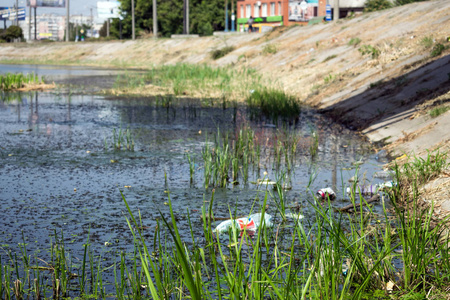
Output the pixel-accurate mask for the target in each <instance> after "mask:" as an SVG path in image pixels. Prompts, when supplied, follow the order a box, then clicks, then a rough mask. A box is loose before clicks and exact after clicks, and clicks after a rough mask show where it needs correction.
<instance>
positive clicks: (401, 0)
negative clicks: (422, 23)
mask: <svg viewBox="0 0 450 300" xmlns="http://www.w3.org/2000/svg"><path fill="white" fill-rule="evenodd" d="M422 1H425V0H395V1H394V4H395V5H398V6H400V5H405V4H409V3H413V2H422Z"/></svg>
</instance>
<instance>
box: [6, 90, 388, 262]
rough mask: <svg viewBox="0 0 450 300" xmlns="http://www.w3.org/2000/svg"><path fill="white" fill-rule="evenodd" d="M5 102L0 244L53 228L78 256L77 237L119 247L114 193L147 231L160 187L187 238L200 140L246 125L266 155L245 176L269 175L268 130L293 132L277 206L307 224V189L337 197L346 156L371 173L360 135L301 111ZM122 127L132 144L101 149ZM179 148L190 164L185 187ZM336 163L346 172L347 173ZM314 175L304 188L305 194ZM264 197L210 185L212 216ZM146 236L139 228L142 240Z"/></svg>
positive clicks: (196, 192)
mask: <svg viewBox="0 0 450 300" xmlns="http://www.w3.org/2000/svg"><path fill="white" fill-rule="evenodd" d="M8 97H9V96H8ZM5 99H6V98H3V94H2V101H1V102H0V140H1V141H2V144H1V147H0V158H1V160H2V164H0V181H1V182H2V185H0V200H1V201H0V210H1V211H4V212H5V211H6V212H7V213H5V215H4V217H3V218H2V219H0V227H1V228H4V231H5V234H4V235H2V236H1V237H0V243H2V244H8V245H17V244H18V243H21V242H23V241H21V236H20V235H17V234H16V232H17V231H19V230H23V231H24V233H25V236H28V235H29V234H30V235H32V236H33V240H35V241H37V242H36V243H34V244H33V243H30V245H29V247H30V251H31V250H36V249H39V248H41V249H42V248H45V247H46V246H47V244H46V243H47V242H48V241H49V232H50V231H51V230H52V229H54V228H56V229H58V230H61V229H62V230H64V232H65V233H67V235H73V237H72V239H73V243H72V244H70V247H71V248H72V249H74V253H75V254H76V255H82V254H80V253H77V252H76V251H78V250H80V249H83V247H82V244H83V243H85V241H86V233H87V232H90V234H91V235H90V236H91V241H90V242H91V243H92V245H93V247H94V248H95V247H97V246H98V247H101V245H104V243H105V241H113V242H114V244H115V247H117V249H119V248H120V249H125V250H127V249H128V250H129V249H130V247H131V248H132V245H133V244H132V242H130V235H129V231H128V228H127V225H126V222H125V221H124V218H123V214H122V212H123V209H124V206H123V203H122V199H121V197H120V193H119V190H124V193H125V197H126V198H127V201H128V202H129V204H130V206H131V209H132V210H133V211H137V210H138V209H139V210H140V212H142V221H143V222H144V224H145V226H148V227H150V228H152V229H154V228H155V226H156V219H157V218H159V217H160V215H159V211H158V210H161V212H162V213H163V214H166V215H167V213H168V208H167V206H165V205H164V202H166V201H167V194H166V193H165V191H166V190H167V189H170V191H171V197H172V203H173V205H174V210H175V212H176V214H177V216H180V228H182V229H181V234H182V236H189V230H186V229H183V228H185V227H183V226H184V225H186V224H185V219H184V215H185V214H186V211H187V210H190V211H194V210H196V211H198V210H200V209H201V207H202V206H203V205H204V201H205V199H210V197H211V193H212V192H211V189H206V190H205V189H204V188H203V162H202V156H201V151H202V149H203V147H204V145H205V142H206V140H207V139H208V140H209V141H212V140H213V139H214V136H215V135H216V134H217V133H218V132H220V133H221V134H223V135H226V134H228V137H229V138H230V140H232V139H234V138H235V137H237V136H238V135H239V131H240V130H241V128H243V127H244V126H248V127H250V128H251V129H252V130H254V132H255V137H256V139H255V140H256V141H257V142H258V143H260V145H262V146H263V148H262V157H263V158H264V159H263V160H262V161H261V164H260V165H259V166H257V167H255V168H254V169H252V170H251V178H249V181H253V180H256V179H258V178H262V177H263V176H264V175H263V172H264V171H266V172H267V173H268V177H269V178H270V179H272V180H274V179H275V174H276V170H275V169H274V167H273V166H274V165H275V164H274V160H273V158H270V157H268V154H269V151H273V150H272V149H273V147H274V146H276V145H277V144H278V140H277V137H278V136H282V135H283V134H286V133H292V134H295V135H296V136H298V138H299V142H298V151H297V152H298V154H297V156H296V158H295V162H294V165H293V168H292V171H291V173H290V180H291V184H292V190H290V191H287V192H286V199H287V206H290V205H292V204H293V203H298V204H299V206H300V207H301V209H302V213H303V214H304V215H305V216H306V219H307V220H308V221H311V222H314V220H312V219H308V218H310V217H311V216H312V209H311V207H310V204H309V203H310V201H311V200H312V198H311V192H314V191H315V190H317V189H320V188H324V187H329V186H331V187H333V189H335V191H336V193H337V194H338V195H342V194H343V193H342V191H343V190H344V189H345V188H346V186H345V184H347V180H348V179H349V178H350V177H352V176H353V175H354V172H355V169H354V168H353V166H352V162H355V161H356V160H360V159H361V161H367V163H365V164H363V165H362V166H361V172H367V174H369V175H370V174H372V173H374V172H375V171H377V170H379V168H380V162H378V161H376V160H375V159H374V158H372V156H371V154H370V153H369V152H368V151H367V150H365V148H367V146H366V145H365V143H364V141H362V140H361V139H359V138H358V137H357V136H355V135H354V134H352V133H351V132H349V131H346V130H345V129H343V128H341V127H339V126H337V125H333V124H331V123H330V121H329V120H327V119H325V118H323V117H322V116H320V115H317V114H315V113H314V112H313V111H310V110H308V109H305V110H304V111H303V112H302V115H301V117H300V119H299V122H298V123H297V124H295V125H292V126H287V127H283V126H279V127H275V126H274V124H270V122H264V121H262V122H254V121H249V118H248V112H247V110H246V108H244V107H238V106H235V107H230V108H226V109H223V108H211V107H203V106H202V105H201V103H198V102H196V100H194V99H191V100H185V101H182V100H179V102H180V103H179V104H177V105H174V104H171V105H161V104H158V103H157V101H156V100H152V99H121V98H113V99H105V98H103V97H99V96H70V97H69V96H61V97H59V98H58V97H56V96H55V95H52V94H48V93H28V94H24V97H23V99H22V98H21V96H18V98H17V101H12V100H8V99H11V98H8V99H7V100H5ZM22 120H23V121H22ZM26 126H28V128H26ZM120 128H122V129H126V128H129V129H130V130H131V132H132V135H133V137H134V142H135V149H136V151H133V152H131V151H112V150H108V151H105V141H110V140H111V139H112V134H113V129H120ZM311 129H313V130H314V131H315V132H318V134H319V151H318V154H317V156H316V157H314V158H311V155H310V154H309V146H310V143H311V139H312V138H311V134H310V133H311ZM20 130H22V131H20ZM186 153H189V154H190V155H191V156H192V157H193V158H194V159H195V174H194V177H195V178H194V184H193V186H191V185H190V180H189V164H188V162H187V159H186V156H185V155H186ZM10 154H11V156H10ZM344 167H345V168H346V169H347V168H352V169H351V170H350V171H345V170H343V168H344ZM330 173H331V174H330ZM166 174H167V181H165V175H166ZM314 174H316V175H314ZM315 176H317V178H316V179H315V180H314V182H312V184H311V186H310V188H311V190H309V189H307V186H308V184H309V181H310V178H311V177H315ZM370 179H372V178H370ZM342 183H344V184H342ZM374 183H376V182H374ZM124 186H129V187H130V188H126V189H125V188H124ZM74 189H76V191H75V190H74ZM264 193H265V190H264V189H263V190H261V188H257V187H256V186H255V185H252V184H248V185H245V184H241V185H238V186H232V185H230V186H228V187H227V188H224V189H216V192H215V199H216V200H215V203H214V206H213V209H214V214H215V215H216V216H218V217H225V216H227V215H229V213H230V210H231V211H232V212H234V210H235V209H236V210H237V214H238V215H245V214H247V213H248V212H249V211H250V210H251V209H252V207H253V209H255V210H258V207H259V206H258V204H259V203H257V204H256V205H254V206H253V204H254V201H255V199H262V198H264ZM340 198H342V197H340ZM346 201H347V200H346V199H345V198H344V199H338V200H336V201H335V203H334V204H335V205H337V206H343V205H345V204H347V202H346ZM269 202H270V203H269V208H268V213H270V214H272V215H274V216H275V217H274V218H275V221H277V218H278V216H277V212H276V205H275V203H274V201H272V200H270V201H269ZM193 214H194V213H193ZM192 220H193V226H194V228H195V226H199V228H201V226H202V225H201V224H200V221H199V218H197V217H195V218H192ZM153 232H154V231H152V232H151V233H148V235H149V238H151V237H152V235H153ZM11 247H12V246H11ZM114 249H116V248H114ZM0 255H4V254H3V253H2V254H0ZM110 255H112V254H110Z"/></svg>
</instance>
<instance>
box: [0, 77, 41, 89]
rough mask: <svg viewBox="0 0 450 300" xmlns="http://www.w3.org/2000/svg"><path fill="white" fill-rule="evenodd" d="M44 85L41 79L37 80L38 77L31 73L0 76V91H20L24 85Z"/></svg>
mask: <svg viewBox="0 0 450 300" xmlns="http://www.w3.org/2000/svg"><path fill="white" fill-rule="evenodd" d="M42 83H44V81H43V79H42V78H41V79H39V76H38V75H36V74H34V73H31V74H26V75H24V74H22V73H18V74H13V73H6V74H4V75H0V90H2V91H11V90H15V89H20V88H22V87H24V85H25V84H42Z"/></svg>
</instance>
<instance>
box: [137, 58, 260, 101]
mask: <svg viewBox="0 0 450 300" xmlns="http://www.w3.org/2000/svg"><path fill="white" fill-rule="evenodd" d="M144 78H145V80H146V81H148V82H150V83H151V85H153V86H157V87H158V88H159V90H158V92H159V93H161V92H163V90H166V91H167V92H169V93H173V94H175V95H189V96H192V97H198V98H216V99H224V98H225V99H228V100H237V99H242V98H244V97H246V96H247V94H248V91H249V90H252V89H256V88H258V87H259V86H260V85H261V84H262V83H261V81H262V78H261V76H260V75H258V74H257V73H256V71H255V70H253V69H247V68H243V69H240V70H234V69H230V68H220V67H219V68H214V67H211V66H208V65H201V64H176V65H164V66H158V67H154V68H153V69H152V70H150V71H149V72H148V73H147V74H145V75H144Z"/></svg>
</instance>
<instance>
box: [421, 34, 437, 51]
mask: <svg viewBox="0 0 450 300" xmlns="http://www.w3.org/2000/svg"><path fill="white" fill-rule="evenodd" d="M433 44H434V41H433V38H432V37H431V36H426V37H424V38H422V39H421V40H420V45H422V47H424V48H426V49H428V48H431V47H433Z"/></svg>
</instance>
